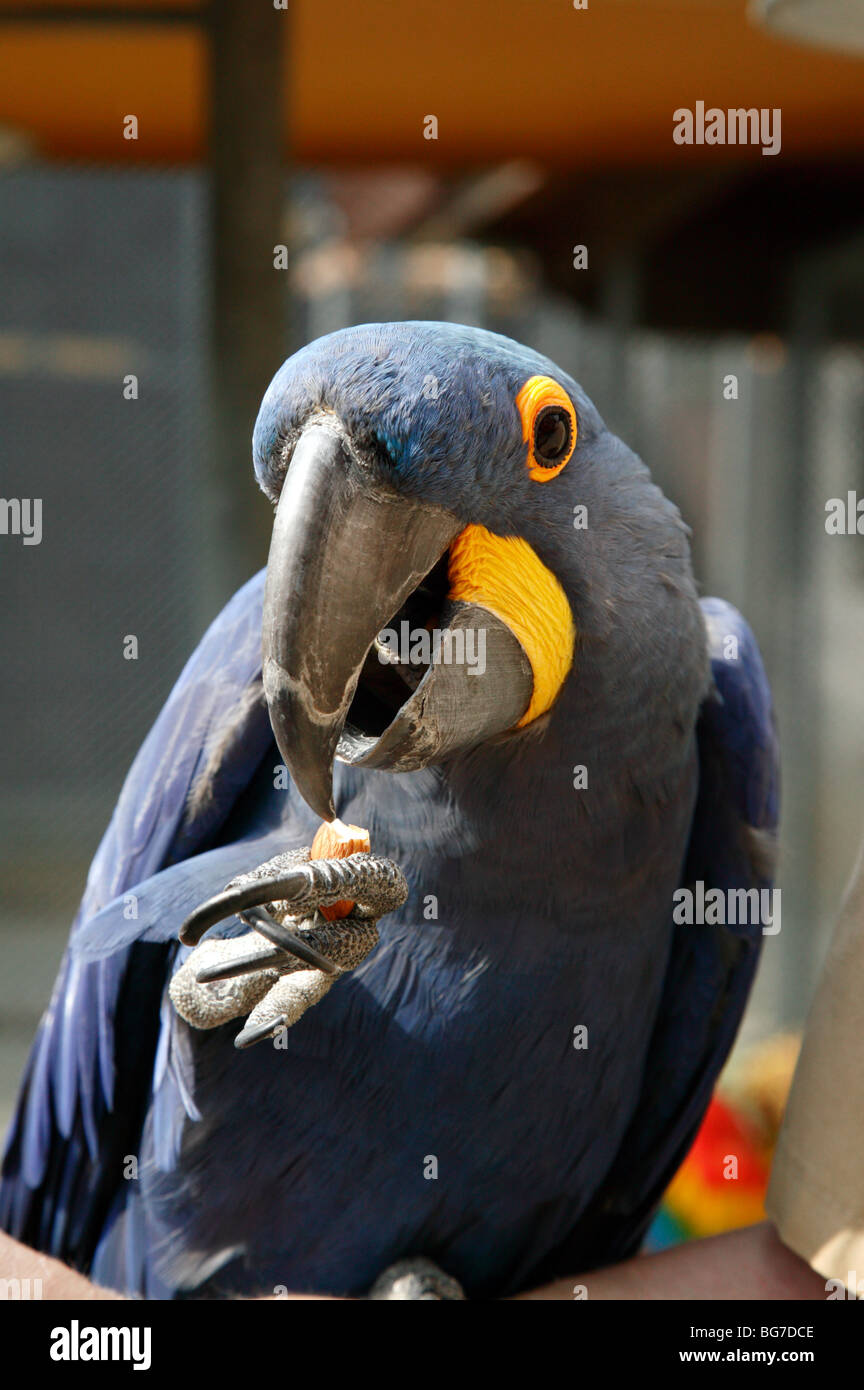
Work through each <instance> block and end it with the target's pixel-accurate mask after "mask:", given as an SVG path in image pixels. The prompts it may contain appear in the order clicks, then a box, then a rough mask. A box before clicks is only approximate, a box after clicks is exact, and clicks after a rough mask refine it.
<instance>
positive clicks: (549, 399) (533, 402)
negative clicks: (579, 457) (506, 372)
mask: <svg viewBox="0 0 864 1390" xmlns="http://www.w3.org/2000/svg"><path fill="white" fill-rule="evenodd" d="M516 408H517V409H518V411H519V415H520V417H521V420H522V436H523V438H524V440H525V443H526V444H528V445H529V450H528V458H527V464H528V474H529V476H530V477H531V478H533V479H534V481H535V482H537V483H548V482H549V480H550V478H555V477H557V476H558V474H559V473H560V472H561V469H562V468H564V466H565V465H566V464H567V463H569V461H570V458H571V456H572V454H573V450H574V448H575V446H576V430H577V426H576V411H575V410H574V409H573V404H572V402H571V400H570V397H569V396H568V395H567V392H566V391H565V390H564V387H563V386H559V385H558V382H557V381H553V380H552V378H551V377H548V376H532V377H531V378H530V380H528V381H526V382H525V385H524V386H523V387H522V389H521V390H520V392H519V394H518V396H517V397H516Z"/></svg>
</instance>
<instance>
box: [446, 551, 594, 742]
mask: <svg viewBox="0 0 864 1390" xmlns="http://www.w3.org/2000/svg"><path fill="white" fill-rule="evenodd" d="M448 572H449V579H450V591H449V597H450V598H451V599H460V600H461V601H462V602H463V603H477V604H480V605H481V607H483V608H488V609H489V610H490V612H492V613H494V614H495V616H496V617H498V618H500V619H501V621H502V622H504V623H506V624H507V626H508V627H509V628H510V630H511V632H512V633H513V634H514V635H515V636H516V637H517V638H518V639H519V641H520V643H521V644H522V647H523V649H524V651H525V655H526V656H527V657H528V660H529V662H530V663H531V670H532V671H533V673H534V693H533V695H532V697H531V703H530V704H529V706H528V708H527V710H526V711H525V713H524V714H523V716H522V718H521V719H520V720H519V723H518V724H517V725H516V727H517V728H523V727H524V726H525V725H526V724H530V723H531V721H532V720H534V719H537V718H538V716H539V715H541V714H545V713H546V711H547V710H548V709H549V707H550V706H551V705H552V703H553V702H554V700H555V697H556V696H557V694H558V691H559V690H560V689H561V686H562V685H563V684H564V680H565V677H566V676H567V673H568V671H569V670H570V667H571V666H572V665H573V651H574V647H575V644H576V628H575V626H574V623H573V614H572V612H571V610H570V604H569V602H568V600H567V595H566V594H565V593H564V590H563V589H562V588H561V585H560V584H559V582H558V580H557V579H556V578H555V575H554V574H553V573H552V571H551V570H548V569H547V568H546V566H545V565H544V564H543V563H542V561H541V560H539V559H538V558H537V556H536V554H535V553H534V551H533V550H532V549H531V546H530V545H529V544H528V542H527V541H523V540H522V539H521V538H520V537H518V536H496V535H493V534H492V532H491V531H487V530H486V528H485V526H466V528H465V530H464V531H461V532H460V533H459V535H458V536H457V537H456V539H455V540H454V541H453V542H452V543H451V545H450V557H449V565H448Z"/></svg>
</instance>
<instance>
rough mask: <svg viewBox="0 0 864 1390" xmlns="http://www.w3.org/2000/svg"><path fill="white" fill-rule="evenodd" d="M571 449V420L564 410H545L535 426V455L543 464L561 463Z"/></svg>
mask: <svg viewBox="0 0 864 1390" xmlns="http://www.w3.org/2000/svg"><path fill="white" fill-rule="evenodd" d="M569 447H570V418H569V416H568V415H567V414H566V412H565V411H563V410H554V409H553V410H545V411H544V412H543V414H542V415H541V417H540V419H539V420H538V421H537V424H536V425H535V426H534V453H535V454H536V455H537V458H538V459H539V460H540V462H541V463H549V464H553V463H560V462H561V460H562V459H563V458H564V456H565V454H566V453H567V450H568V448H569Z"/></svg>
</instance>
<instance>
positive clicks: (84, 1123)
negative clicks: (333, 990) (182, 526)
mask: <svg viewBox="0 0 864 1390" xmlns="http://www.w3.org/2000/svg"><path fill="white" fill-rule="evenodd" d="M263 581H264V575H263V572H262V573H260V574H258V575H256V576H255V577H254V578H253V579H252V580H250V581H249V583H248V584H247V585H245V586H244V587H243V588H242V589H241V590H240V591H239V592H238V593H237V594H236V595H235V596H234V598H233V599H232V600H231V601H230V603H229V604H228V605H227V607H226V608H225V609H224V610H223V612H222V613H221V614H220V615H219V617H218V618H217V619H216V621H215V622H214V623H213V624H212V626H211V627H210V629H209V630H208V632H207V633H206V635H205V636H204V638H203V640H202V642H201V643H200V645H199V647H198V648H197V650H196V651H195V652H194V653H193V655H192V657H191V658H190V660H189V662H188V663H187V665H186V667H185V668H184V670H183V672H182V673H181V675H180V677H179V679H178V681H177V683H176V685H175V687H174V689H173V691H172V692H171V695H170V696H169V698H168V701H167V702H166V705H165V707H164V709H163V710H162V712H161V714H160V715H159V718H158V719H157V721H156V723H155V725H154V726H153V729H152V730H151V732H150V734H149V735H148V737H147V739H146V740H145V742H144V744H143V745H142V747H141V750H140V752H139V754H138V756H137V757H136V759H135V762H134V763H133V765H132V768H131V770H130V772H129V775H128V777H127V779H126V782H125V784H124V787H123V790H122V792H121V795H120V798H119V801H118V803H117V807H116V809H115V812H114V815H113V817H112V820H111V824H110V825H109V827H108V830H107V831H106V834H105V836H104V838H103V840H102V843H101V845H100V846H99V849H98V851H97V853H96V856H95V858H94V860H93V864H92V866H91V869H90V873H89V876H88V880H87V886H86V889H85V893H84V897H83V900H82V903H81V907H80V909H79V912H78V915H77V917H76V919H75V923H74V924H73V928H72V934H71V937H70V945H69V947H68V949H67V952H66V955H65V957H64V959H63V962H62V965H61V968H60V973H59V976H58V979H57V983H56V985H55V988H54V993H53V997H52V1000H51V1003H50V1005H49V1008H48V1010H47V1011H46V1014H45V1016H44V1018H43V1020H42V1022H41V1024H40V1027H39V1031H38V1033H37V1036H36V1039H35V1042H34V1045H33V1049H32V1052H31V1056H30V1060H29V1063H28V1066H27V1069H26V1072H25V1076H24V1079H23V1082H22V1088H21V1095H20V1099H19V1104H18V1109H17V1113H16V1115H15V1118H14V1120H13V1124H12V1128H11V1131H10V1134H9V1137H8V1141H7V1148H6V1155H5V1159H4V1164H3V1179H2V1183H0V1224H2V1226H3V1227H4V1228H5V1229H6V1230H8V1231H9V1232H10V1233H11V1234H13V1235H15V1236H17V1237H19V1238H20V1239H23V1240H25V1241H29V1242H30V1243H32V1244H35V1245H38V1246H39V1247H40V1248H42V1249H45V1250H48V1251H49V1252H50V1253H52V1254H55V1255H57V1256H59V1257H61V1258H63V1259H66V1260H68V1261H69V1262H71V1263H75V1264H77V1265H79V1266H80V1267H82V1268H87V1267H89V1266H90V1264H91V1262H92V1261H93V1257H94V1252H95V1251H96V1250H97V1248H98V1247H99V1244H100V1242H102V1243H103V1245H104V1243H105V1240H106V1235H107V1232H108V1231H109V1230H110V1226H111V1224H112V1222H113V1221H114V1220H116V1219H119V1214H120V1212H121V1211H125V1206H124V1203H125V1198H124V1197H123V1192H122V1189H123V1188H124V1187H125V1188H127V1189H128V1188H130V1187H131V1186H132V1185H130V1184H128V1183H126V1184H124V1183H123V1172H122V1166H123V1164H122V1160H123V1157H124V1155H126V1154H129V1153H134V1152H136V1144H137V1140H138V1136H139V1134H140V1129H141V1124H142V1121H143V1117H144V1114H145V1111H146V1108H147V1105H148V1103H149V1100H150V1092H151V1086H152V1084H153V1066H152V1064H153V1059H154V1055H155V1051H156V1047H157V1041H158V1036H159V1019H160V1004H161V1000H162V996H163V994H164V989H165V982H166V980H167V978H168V974H169V972H170V965H171V958H172V956H173V954H174V952H175V950H176V946H175V945H174V944H172V942H173V938H174V936H175V935H176V930H177V926H178V925H179V921H178V920H177V919H176V918H175V915H174V914H173V913H172V911H171V898H170V893H169V895H168V898H166V899H162V901H161V912H160V903H159V902H157V901H156V898H155V896H154V897H153V901H152V902H151V901H150V898H149V897H148V890H149V886H150V885H149V884H148V882H147V881H148V880H150V879H152V877H153V875H155V874H156V873H157V872H158V871H159V870H160V869H162V868H164V867H165V866H166V865H170V864H175V863H176V864H178V866H179V867H178V877H179V879H180V881H181V883H182V886H183V887H184V888H185V889H186V891H187V893H189V892H193V890H194V895H193V899H192V900H193V901H194V900H196V899H197V898H198V897H205V896H207V895H208V894H209V893H211V892H213V891H215V890H217V889H218V888H220V887H221V886H222V885H223V884H224V883H225V882H226V881H227V878H230V877H231V875H232V874H233V873H234V872H236V870H237V868H239V867H240V864H241V863H248V862H249V861H248V846H247V850H246V855H243V854H242V852H241V853H240V854H239V855H238V852H237V849H236V846H235V847H234V852H233V857H232V850H231V847H226V848H225V849H223V850H222V851H218V850H217V851H215V852H212V853H205V852H203V851H206V850H207V849H208V848H209V847H210V846H211V845H212V844H213V841H214V839H216V837H217V836H218V832H219V829H220V826H221V825H222V824H223V823H224V821H225V819H226V817H227V816H228V815H229V814H230V812H231V810H232V808H233V807H234V805H235V803H236V801H237V798H238V797H239V796H240V794H241V793H242V791H243V790H244V788H245V786H246V785H247V784H248V782H249V781H250V779H251V778H252V776H253V774H254V772H255V770H256V768H257V766H258V764H259V763H260V761H261V758H262V757H263V756H264V754H265V753H266V752H267V750H268V749H269V748H270V746H271V741H272V735H271V731H270V725H269V720H268V717H267V711H266V706H265V703H264V700H263V693H262V689H261V659H260V641H261V636H260V634H261V601H262V593H263ZM190 856H193V858H191V860H190ZM194 856H198V857H197V858H195V857H194ZM186 860H189V862H188V863H181V862H180V861H186ZM142 881H143V888H142V889H140V890H139V888H138V885H141V884H142ZM170 886H171V884H170V881H169V888H170ZM178 886H179V885H178ZM133 888H135V889H136V896H137V893H138V892H139V891H141V893H142V897H143V902H144V907H145V909H152V915H151V917H149V918H148V917H147V916H146V913H145V916H144V917H143V918H140V917H139V918H137V919H133V920H131V921H127V920H126V916H127V915H128V914H124V910H123V909H124V906H125V904H124V900H123V895H124V894H125V893H127V892H128V891H129V890H131V889H133ZM176 902H177V904H178V906H179V904H180V903H181V902H183V894H182V892H178V893H177V897H176ZM166 903H167V907H166ZM188 905H189V897H188V896H187V897H186V898H185V902H184V907H185V908H188ZM100 938H101V948H100V944H99V943H100ZM79 941H80V946H81V949H80V950H79ZM121 1016H122V1020H123V1027H122V1028H118V1029H117V1030H116V1031H115V1023H116V1022H117V1020H118V1018H119V1017H121ZM161 1085H162V1088H163V1090H165V1088H168V1087H173V1088H175V1089H174V1091H173V1093H172V1095H171V1097H170V1099H167V1098H166V1099H165V1100H164V1102H163V1104H162V1106H161V1107H160V1116H161V1122H162V1128H163V1129H164V1131H165V1133H164V1135H160V1142H161V1143H162V1144H163V1146H166V1145H167V1147H168V1148H170V1147H171V1144H172V1142H174V1140H173V1139H172V1135H171V1128H172V1125H174V1126H175V1127H176V1125H177V1124H178V1123H179V1122H180V1121H179V1118H178V1116H182V1115H183V1114H184V1113H185V1112H186V1110H187V1108H188V1106H189V1105H191V1097H190V1096H189V1094H188V1091H185V1090H184V1088H183V1086H182V1082H181V1081H180V1080H179V1078H178V1068H177V1067H176V1066H174V1067H171V1066H167V1067H165V1068H163V1072H162V1078H161ZM166 1095H167V1092H166ZM125 1219H126V1218H125V1216H124V1220H125ZM129 1221H132V1216H131V1215H130V1216H129ZM117 1248H118V1250H121V1251H124V1252H125V1254H124V1258H125V1257H128V1254H129V1249H130V1245H129V1243H128V1242H127V1243H124V1242H123V1241H118V1242H117ZM132 1248H137V1249H138V1259H139V1261H143V1259H144V1253H143V1247H142V1245H141V1242H138V1245H137V1247H136V1246H135V1243H134V1242H132ZM101 1265H102V1273H103V1276H104V1275H105V1273H106V1271H107V1269H108V1262H106V1261H105V1260H104V1259H103V1260H102V1261H101ZM142 1268H143V1266H142ZM142 1268H139V1269H137V1270H136V1271H135V1277H134V1278H133V1279H132V1280H131V1281H130V1284H129V1286H130V1287H135V1286H136V1285H140V1284H141V1283H142V1279H143V1273H142ZM117 1282H119V1283H123V1282H125V1280H124V1279H122V1278H121V1279H118V1281H117Z"/></svg>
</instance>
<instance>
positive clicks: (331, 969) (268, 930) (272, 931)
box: [243, 907, 341, 975]
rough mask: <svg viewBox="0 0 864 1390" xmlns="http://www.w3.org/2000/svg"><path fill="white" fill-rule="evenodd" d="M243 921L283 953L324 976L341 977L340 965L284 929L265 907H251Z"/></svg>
mask: <svg viewBox="0 0 864 1390" xmlns="http://www.w3.org/2000/svg"><path fill="white" fill-rule="evenodd" d="M243 921H244V922H248V923H249V925H250V927H254V928H255V930H256V931H257V932H260V933H261V935H262V936H266V938H267V940H268V941H271V942H272V943H273V945H274V946H281V948H282V950H283V951H287V952H289V954H290V955H292V956H297V957H298V958H299V959H300V960H302V961H305V962H306V964H307V965H311V966H312V967H313V969H315V970H320V971H321V972H322V974H324V975H339V974H341V971H340V970H339V967H338V965H334V964H333V962H332V960H328V959H327V957H326V956H322V955H321V952H320V951H316V950H315V947H314V946H309V945H307V943H306V942H305V941H301V940H300V937H299V936H295V935H294V933H293V932H292V931H289V930H288V928H287V927H283V926H282V923H281V922H277V921H276V918H275V917H271V916H270V913H269V912H268V911H267V909H266V908H264V907H250V908H247V910H246V911H245V912H244V913H243Z"/></svg>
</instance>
